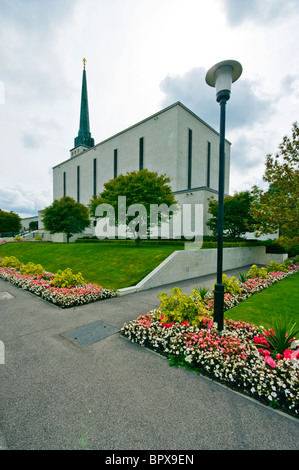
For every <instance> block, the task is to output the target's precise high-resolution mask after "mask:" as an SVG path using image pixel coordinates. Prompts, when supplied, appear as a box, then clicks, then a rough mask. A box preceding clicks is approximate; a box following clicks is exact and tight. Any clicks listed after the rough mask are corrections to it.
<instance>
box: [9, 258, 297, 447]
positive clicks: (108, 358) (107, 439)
mask: <svg viewBox="0 0 299 470" xmlns="http://www.w3.org/2000/svg"><path fill="white" fill-rule="evenodd" d="M243 270H244V272H247V271H248V267H245V268H243ZM239 271H241V269H239V270H237V272H239ZM228 274H229V275H232V274H234V272H229V273H228ZM214 281H215V276H213V275H212V276H207V277H204V278H198V279H193V280H190V281H183V282H180V283H176V285H179V286H180V287H182V289H183V290H184V291H185V292H190V291H191V289H192V288H193V287H194V286H199V285H205V286H207V287H208V286H211V285H212V284H213V282H214ZM171 287H173V286H171V285H169V286H163V287H160V288H155V289H151V290H149V291H143V292H138V293H135V294H130V295H126V296H123V297H117V298H113V299H107V300H104V301H100V302H96V303H92V304H88V305H84V306H81V307H74V308H70V309H60V308H58V307H56V306H54V305H52V304H50V303H47V302H45V301H43V300H41V299H40V298H38V297H36V296H34V295H33V294H30V293H29V292H27V291H24V290H22V289H18V288H16V287H14V286H12V285H11V284H9V283H7V282H5V281H3V280H0V294H2V295H1V298H2V300H0V340H1V341H2V344H3V345H4V348H5V360H4V361H3V362H4V364H0V393H1V397H0V398H1V400H0V449H2V450H101V451H113V452H117V451H126V452H127V455H133V453H134V451H141V450H144V451H160V452H164V454H165V453H166V451H167V452H168V453H169V451H170V450H172V451H173V452H174V451H180V452H183V451H184V452H189V453H192V452H200V451H208V450H209V451H215V450H217V451H220V450H251V451H252V450H298V449H299V420H298V419H295V418H293V417H291V416H288V415H286V414H284V413H281V412H278V411H275V410H273V409H271V408H269V407H266V406H263V405H262V404H260V403H258V402H256V401H255V400H252V399H250V398H247V397H245V396H243V395H241V394H239V393H236V392H234V391H232V390H230V389H228V388H227V387H225V386H222V385H220V384H218V383H216V382H213V381H212V380H210V379H207V378H205V377H203V376H198V375H196V374H195V373H193V372H190V371H188V370H185V369H184V368H173V367H169V362H168V360H167V359H165V358H163V357H161V356H160V355H158V354H156V353H154V352H152V351H150V350H147V349H146V348H143V347H141V346H139V345H137V344H134V343H131V342H129V341H128V340H127V339H125V338H123V337H122V336H120V334H119V333H118V332H116V333H113V334H111V335H109V336H107V337H105V338H103V339H100V340H98V341H95V342H93V343H92V344H88V345H83V346H82V345H78V344H76V343H75V342H74V341H70V340H68V339H66V337H65V333H67V332H70V331H73V330H74V329H76V328H79V327H83V326H84V325H89V324H91V323H93V322H98V321H101V322H104V323H105V324H107V325H112V326H113V327H114V328H117V329H120V328H121V327H122V326H123V325H124V323H126V322H129V321H130V320H133V319H136V318H137V317H138V316H139V315H141V314H143V313H147V312H149V311H150V310H151V309H153V308H155V307H158V305H159V299H158V297H157V295H158V293H159V292H161V291H162V290H166V291H168V289H170V288H171ZM113 455H116V454H113Z"/></svg>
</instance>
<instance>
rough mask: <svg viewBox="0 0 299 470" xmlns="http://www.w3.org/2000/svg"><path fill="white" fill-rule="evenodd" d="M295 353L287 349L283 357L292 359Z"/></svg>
mask: <svg viewBox="0 0 299 470" xmlns="http://www.w3.org/2000/svg"><path fill="white" fill-rule="evenodd" d="M293 352H294V351H292V350H291V349H286V350H285V351H284V353H283V357H284V358H285V359H292V354H293Z"/></svg>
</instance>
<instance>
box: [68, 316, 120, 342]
mask: <svg viewBox="0 0 299 470" xmlns="http://www.w3.org/2000/svg"><path fill="white" fill-rule="evenodd" d="M119 331H120V330H118V329H117V328H115V327H114V326H112V325H108V324H107V323H104V322H102V321H100V320H99V321H95V322H93V323H89V324H88V325H84V326H80V327H79V328H76V329H75V330H72V331H68V332H66V333H63V334H62V335H61V336H63V337H64V338H65V339H68V340H69V341H72V342H73V343H74V344H76V345H77V346H88V345H89V344H93V343H96V342H97V341H100V340H101V339H103V338H106V337H107V336H110V335H113V334H114V333H118V332H119Z"/></svg>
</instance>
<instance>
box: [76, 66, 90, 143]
mask: <svg viewBox="0 0 299 470" xmlns="http://www.w3.org/2000/svg"><path fill="white" fill-rule="evenodd" d="M85 65H86V59H85V58H84V59H83V78H82V92H81V110H80V128H79V132H78V136H77V137H75V147H79V145H84V146H85V147H93V146H94V139H93V138H92V137H91V133H90V130H89V112H88V97H87V81H86V70H85Z"/></svg>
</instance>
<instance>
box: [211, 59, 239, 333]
mask: <svg viewBox="0 0 299 470" xmlns="http://www.w3.org/2000/svg"><path fill="white" fill-rule="evenodd" d="M241 73H242V66H241V64H240V63H239V62H237V61H235V60H225V61H223V62H219V63H218V64H216V65H214V66H213V67H211V68H210V69H209V70H208V72H207V74H206V82H207V84H208V85H210V86H212V87H215V88H216V100H217V101H218V103H219V105H220V143H219V186H218V250H217V282H216V284H215V289H214V321H215V322H216V323H217V327H218V330H219V331H222V330H223V306H224V284H223V282H222V272H223V214H224V175H225V109H226V102H227V101H228V100H229V98H230V92H231V85H232V83H233V82H235V81H236V80H238V78H239V77H240V75H241Z"/></svg>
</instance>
